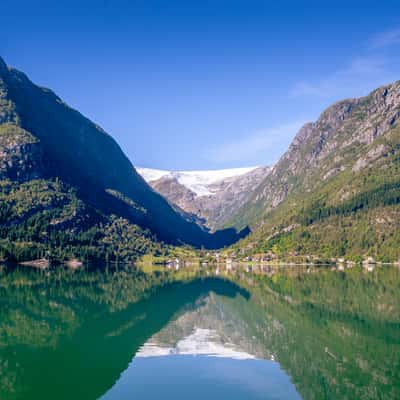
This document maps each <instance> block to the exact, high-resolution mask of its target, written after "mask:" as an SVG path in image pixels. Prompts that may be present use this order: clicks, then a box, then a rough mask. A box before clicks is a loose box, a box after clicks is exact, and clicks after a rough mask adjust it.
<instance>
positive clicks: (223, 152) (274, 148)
mask: <svg viewBox="0 0 400 400" xmlns="http://www.w3.org/2000/svg"><path fill="white" fill-rule="evenodd" d="M305 122H306V121H305V120H298V121H293V122H289V123H285V124H282V125H280V126H276V127H273V128H267V129H261V130H258V131H255V132H252V133H250V134H248V135H246V136H244V137H241V138H239V139H237V140H229V141H227V142H226V143H223V144H222V145H220V146H218V147H216V148H213V149H211V150H209V151H208V152H207V154H206V157H207V158H208V159H209V160H210V161H213V162H215V163H233V162H235V163H253V164H257V163H261V164H268V163H272V162H275V161H277V159H278V158H279V156H280V155H281V154H280V151H282V150H283V149H285V148H286V147H287V145H288V144H289V143H290V141H291V140H292V139H293V137H294V136H295V134H296V133H297V132H298V130H299V129H300V128H301V127H302V126H303V125H304V123H305Z"/></svg>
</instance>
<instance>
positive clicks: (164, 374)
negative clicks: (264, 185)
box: [0, 267, 400, 400]
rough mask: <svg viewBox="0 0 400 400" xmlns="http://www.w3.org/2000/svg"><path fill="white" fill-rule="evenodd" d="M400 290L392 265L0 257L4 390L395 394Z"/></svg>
mask: <svg viewBox="0 0 400 400" xmlns="http://www.w3.org/2000/svg"><path fill="white" fill-rule="evenodd" d="M211 272H212V271H211ZM399 289H400V273H399V271H398V270H396V269H393V268H385V269H384V268H380V269H375V270H374V271H367V270H365V269H361V268H354V269H351V270H348V271H330V270H327V269H315V270H310V269H308V270H306V269H294V268H293V267H292V268H286V269H285V268H281V269H279V270H275V269H268V270H267V271H264V273H263V274H258V273H255V272H254V271H253V272H245V271H241V270H240V271H229V273H228V272H226V271H223V273H222V274H221V273H220V274H219V276H218V277H212V273H211V274H210V272H209V275H206V274H205V273H203V274H199V273H195V272H189V271H188V272H186V271H183V272H182V271H179V272H174V273H147V274H144V273H141V272H137V271H132V270H130V271H129V270H122V271H121V270H120V271H113V272H102V273H100V272H87V271H74V272H73V271H62V270H58V271H52V272H35V271H26V270H15V271H11V272H10V271H7V270H3V271H2V272H0V292H1V297H0V301H1V310H0V313H1V314H0V316H1V319H0V399H28V400H29V399H52V400H53V399H76V400H79V399H85V400H86V399H99V398H100V399H104V400H114V399H118V400H119V399H121V400H124V399H160V398H165V399H175V400H179V399H188V398H190V399H214V398H215V399H249V400H251V399H399V398H400V372H399V371H400V290H399Z"/></svg>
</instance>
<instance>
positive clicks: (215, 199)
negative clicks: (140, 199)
mask: <svg viewBox="0 0 400 400" xmlns="http://www.w3.org/2000/svg"><path fill="white" fill-rule="evenodd" d="M271 168H272V167H270V166H265V167H264V166H258V167H244V168H231V169H221V170H204V171H201V170H197V171H165V170H157V169H150V168H138V172H139V173H140V174H142V176H143V177H144V178H145V179H146V181H147V182H148V183H149V184H150V185H151V186H152V187H153V189H155V190H156V191H157V192H158V193H160V194H161V195H163V196H164V197H165V198H167V199H168V201H169V202H170V203H171V204H172V205H175V206H176V207H178V208H179V209H182V210H184V211H185V212H187V213H189V214H190V215H192V216H193V218H194V220H197V222H198V223H199V224H200V225H205V226H207V227H209V228H211V229H214V230H215V229H221V228H224V227H225V222H226V221H227V220H228V219H229V218H230V217H231V216H232V215H233V214H234V213H235V212H236V211H237V210H238V209H239V207H240V206H241V205H242V204H244V203H245V202H246V200H247V199H248V198H249V196H250V195H251V192H252V191H253V190H254V189H255V188H256V187H257V185H258V184H259V183H260V182H261V180H262V179H263V178H264V177H265V176H266V175H268V173H269V172H270V171H271Z"/></svg>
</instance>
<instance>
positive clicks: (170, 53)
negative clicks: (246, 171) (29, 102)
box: [0, 0, 400, 169]
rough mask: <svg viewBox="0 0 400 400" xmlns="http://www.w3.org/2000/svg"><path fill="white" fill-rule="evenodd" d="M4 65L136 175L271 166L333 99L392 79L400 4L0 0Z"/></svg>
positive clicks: (398, 66) (396, 71)
mask: <svg viewBox="0 0 400 400" xmlns="http://www.w3.org/2000/svg"><path fill="white" fill-rule="evenodd" d="M0 26H1V32H2V35H1V40H0V55H1V56H2V57H3V58H4V59H5V60H6V62H7V63H8V64H9V65H12V66H15V67H16V68H18V69H21V70H23V71H24V72H26V73H27V74H28V76H29V77H30V78H31V79H32V80H33V81H34V82H35V83H37V84H40V85H43V86H47V87H50V88H52V89H53V90H54V91H55V92H56V93H57V94H58V95H59V96H60V97H62V98H63V99H64V100H65V101H66V102H67V103H68V104H69V105H71V106H72V107H74V108H77V109H78V110H79V111H81V112H82V113H83V114H85V115H86V116H88V117H89V118H91V119H92V120H94V121H95V122H97V123H98V124H100V125H101V126H102V127H103V128H104V129H105V130H106V131H107V132H108V133H110V134H111V135H112V136H113V137H114V138H115V139H116V140H117V141H118V143H119V144H120V145H121V147H122V148H123V150H124V151H125V152H126V154H127V155H128V157H129V158H130V159H131V160H132V162H133V164H134V165H137V166H144V167H154V168H165V169H216V168H225V167H227V168H228V167H237V166H251V165H260V164H270V163H273V162H275V161H276V160H277V159H278V158H279V156H280V155H281V154H282V153H283V152H284V151H285V149H286V148H287V146H288V144H289V143H290V141H291V140H292V138H293V137H294V135H295V134H296V131H297V130H298V128H299V127H300V126H301V125H302V124H303V123H304V122H305V121H309V120H314V119H316V118H317V117H318V115H319V113H320V112H321V111H322V110H323V109H324V108H325V107H326V106H328V105H330V104H331V103H332V102H334V101H337V100H340V99H343V98H346V97H356V96H361V95H364V94H367V93H368V92H369V91H370V90H372V89H374V88H375V87H377V86H379V85H382V84H384V83H388V82H391V81H394V80H397V79H400V3H399V1H398V0H397V1H390V0H388V1H382V2H378V1H376V0H375V1H368V0H364V1H356V0H353V1H351V2H350V1H340V0H339V1H335V2H324V1H266V0H265V1H253V0H243V1H236V0H230V1H222V0H214V1H204V0H203V1H190V0H186V1H166V0H163V1H152V0H140V1H135V0H130V1H128V0H126V1H120V0H96V1H84V0H80V1H77V0H69V1H59V2H56V1H54V0H25V1H24V0H20V1H18V2H15V0H2V1H1V6H0Z"/></svg>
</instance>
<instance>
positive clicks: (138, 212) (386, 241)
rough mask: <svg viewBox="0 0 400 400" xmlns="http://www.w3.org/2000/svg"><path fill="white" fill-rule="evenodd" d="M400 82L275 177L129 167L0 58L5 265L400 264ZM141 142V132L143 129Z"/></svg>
mask: <svg viewBox="0 0 400 400" xmlns="http://www.w3.org/2000/svg"><path fill="white" fill-rule="evenodd" d="M399 118H400V82H394V83H392V84H390V85H387V86H384V87H380V88H378V89H376V90H375V91H373V92H372V93H370V94H369V95H367V96H365V97H362V98H358V99H347V100H343V101H340V102H338V103H335V104H333V105H332V106H331V107H329V108H327V109H326V110H325V111H323V112H322V113H321V115H320V117H319V119H318V120H317V121H315V122H311V123H308V124H306V125H304V126H303V128H301V130H300V131H299V132H298V133H297V134H296V133H295V132H293V136H294V139H293V141H292V143H291V145H290V146H289V148H288V150H287V151H286V153H285V154H283V155H282V157H281V158H280V159H279V161H278V162H277V163H276V164H275V165H273V166H268V165H265V166H254V167H249V168H235V169H227V170H219V171H162V170H157V169H151V168H135V167H134V165H135V160H132V161H131V160H129V159H128V158H127V157H126V156H125V154H124V153H123V151H122V150H121V148H120V147H119V146H118V144H117V143H116V142H115V140H114V139H113V138H112V137H111V136H110V135H109V134H107V133H106V132H105V131H104V130H103V129H102V128H100V127H99V126H98V125H96V124H95V123H93V122H92V121H90V120H89V119H87V118H86V117H84V116H83V115H82V114H80V113H79V112H78V111H76V110H74V109H72V108H70V107H69V106H68V105H67V104H65V103H64V102H63V101H62V100H61V99H60V98H59V97H58V96H57V95H56V94H54V93H53V92H52V91H51V90H49V89H46V88H42V87H39V86H37V85H35V84H34V83H32V82H31V81H30V80H29V78H28V77H27V76H26V75H25V74H23V73H22V72H20V71H17V70H15V69H13V68H11V67H9V66H7V65H6V63H5V62H4V61H3V60H2V59H0V259H2V260H3V261H10V262H11V261H17V262H21V261H29V260H35V259H46V260H53V261H58V262H62V261H66V260H71V259H77V260H80V261H100V260H101V261H106V262H107V261H119V262H122V261H124V262H125V261H135V260H137V259H138V258H140V257H142V256H144V255H146V254H151V255H153V256H157V257H164V256H165V257H171V256H173V255H182V254H186V255H187V254H189V255H193V254H197V253H198V250H196V249H201V248H204V249H222V248H224V250H223V251H224V253H225V254H226V255H227V256H229V257H237V258H238V259H248V258H254V257H258V259H265V260H289V259H290V260H297V261H315V260H320V261H321V260H333V259H334V260H337V259H342V258H343V259H345V260H350V261H362V260H365V259H366V258H367V257H370V258H373V259H375V260H377V261H382V262H398V260H400V125H399ZM137 134H140V132H138V133H137Z"/></svg>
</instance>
